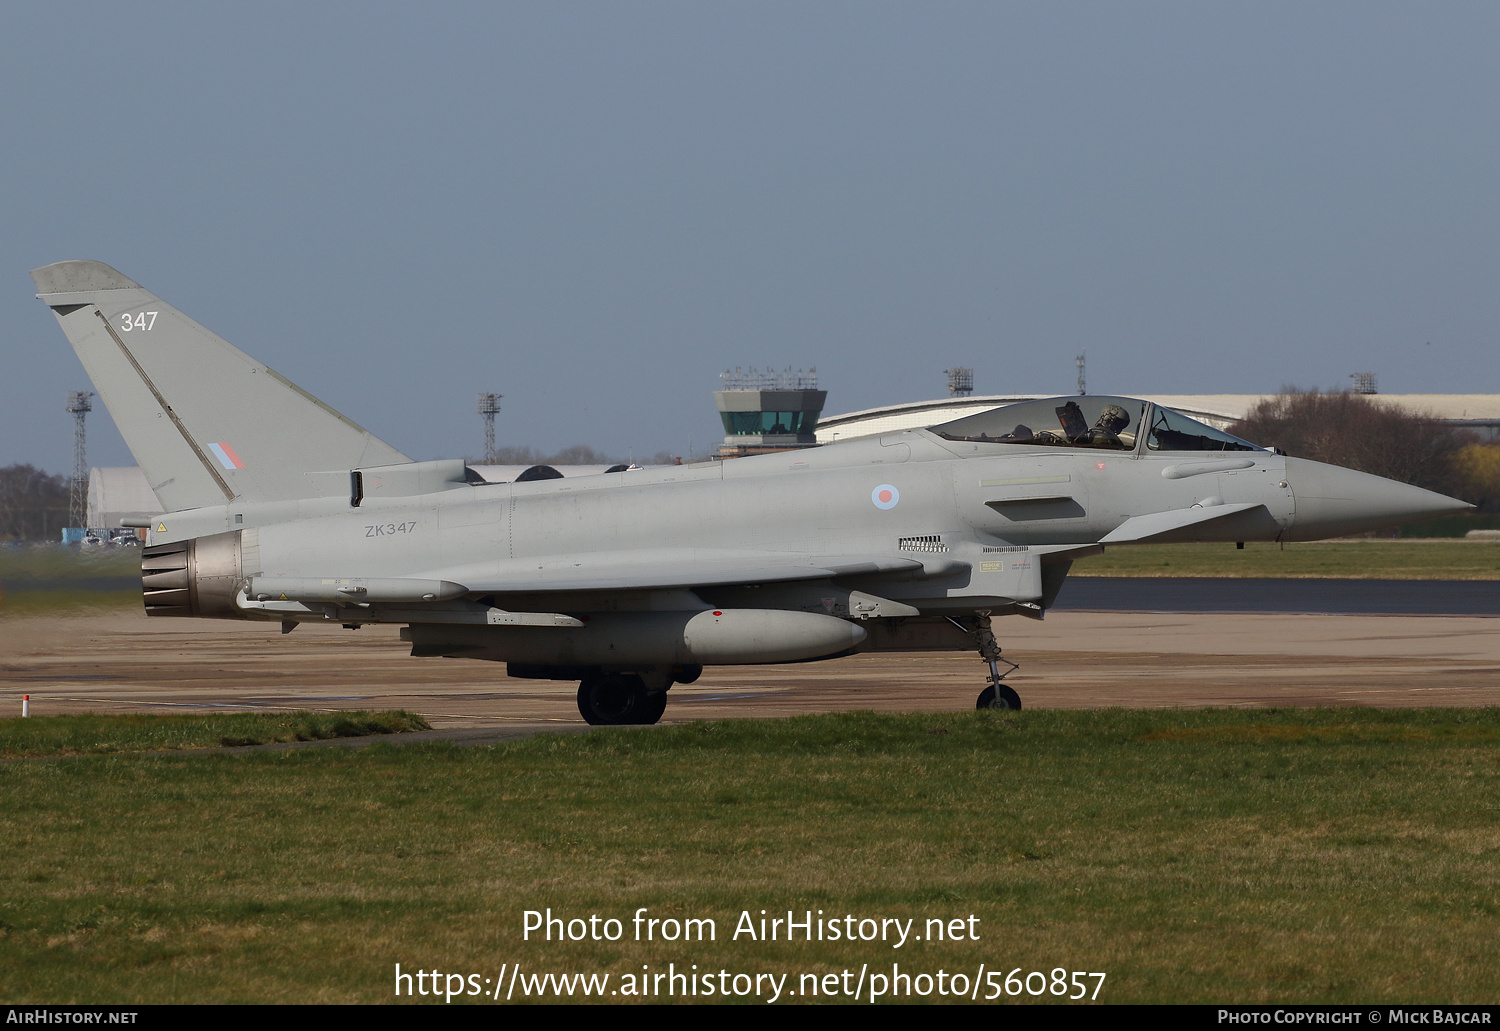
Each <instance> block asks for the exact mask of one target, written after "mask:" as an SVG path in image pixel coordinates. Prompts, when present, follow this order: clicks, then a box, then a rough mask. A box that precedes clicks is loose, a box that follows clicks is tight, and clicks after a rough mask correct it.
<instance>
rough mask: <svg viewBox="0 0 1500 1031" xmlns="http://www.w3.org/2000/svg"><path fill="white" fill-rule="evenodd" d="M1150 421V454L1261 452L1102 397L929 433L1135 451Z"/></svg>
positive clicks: (1043, 405) (1013, 408)
mask: <svg viewBox="0 0 1500 1031" xmlns="http://www.w3.org/2000/svg"><path fill="white" fill-rule="evenodd" d="M1148 420H1149V423H1150V429H1149V430H1148V431H1147V433H1146V447H1147V448H1149V449H1150V450H1152V451H1264V450H1265V448H1262V447H1257V446H1256V445H1254V444H1251V443H1250V442H1249V441H1245V440H1241V439H1240V438H1238V437H1234V436H1231V435H1229V434H1228V433H1225V432H1224V431H1222V430H1216V429H1214V428H1213V427H1212V426H1206V425H1204V424H1203V423H1201V422H1198V421H1197V420H1196V419H1189V418H1188V417H1187V416H1185V415H1183V414H1182V413H1181V412H1174V411H1172V409H1170V408H1163V407H1161V406H1160V405H1155V404H1152V403H1151V402H1149V401H1142V400H1140V399H1138V398H1133V397H1109V396H1107V395H1100V394H1081V395H1079V396H1077V397H1051V398H1045V399H1043V400H1039V401H1022V402H1021V403H1019V404H1013V405H1005V406H1004V407H1002V408H992V409H990V410H989V411H987V412H980V413H979V414H978V415H967V416H965V417H964V418H962V419H955V420H954V421H952V422H946V423H943V424H942V425H940V426H934V427H932V432H933V433H936V434H937V435H938V436H940V437H943V438H946V439H947V440H966V441H974V442H977V443H985V444H1041V445H1045V446H1048V447H1085V448H1101V449H1104V450H1108V451H1134V450H1135V448H1136V444H1137V442H1138V440H1139V439H1140V431H1141V427H1142V426H1143V425H1144V424H1146V423H1147V422H1148Z"/></svg>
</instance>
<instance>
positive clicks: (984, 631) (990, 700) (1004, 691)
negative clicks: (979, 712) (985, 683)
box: [972, 612, 1021, 710]
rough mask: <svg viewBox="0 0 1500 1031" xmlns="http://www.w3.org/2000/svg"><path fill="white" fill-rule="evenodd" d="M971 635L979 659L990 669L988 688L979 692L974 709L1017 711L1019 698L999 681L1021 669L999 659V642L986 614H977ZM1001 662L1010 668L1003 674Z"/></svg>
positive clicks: (1019, 704) (1019, 705)
mask: <svg viewBox="0 0 1500 1031" xmlns="http://www.w3.org/2000/svg"><path fill="white" fill-rule="evenodd" d="M972 633H973V635H974V641H975V643H976V644H978V645H979V657H980V658H981V659H983V660H984V661H985V662H987V663H989V667H990V686H989V687H986V688H985V689H984V690H983V691H981V692H979V699H978V700H977V701H976V702H975V703H974V708H976V709H1016V710H1019V709H1020V708H1021V696H1020V695H1018V694H1016V692H1015V691H1014V690H1012V689H1011V688H1010V686H1009V685H1007V684H1003V683H1001V681H1002V680H1004V679H1005V678H1006V677H1008V676H1009V675H1010V674H1012V673H1014V672H1015V671H1016V670H1018V669H1020V668H1021V667H1020V666H1018V665H1016V664H1015V663H1014V662H1011V661H1009V660H1008V659H1002V658H1001V657H1000V642H999V641H997V640H995V634H994V631H992V630H991V629H990V614H989V613H988V612H981V613H979V616H978V619H977V620H976V621H975V624H974V629H973V631H972ZM1002 662H1003V663H1005V664H1006V665H1007V666H1009V667H1010V669H1008V670H1006V671H1005V672H1004V673H1001V672H1000V663H1002Z"/></svg>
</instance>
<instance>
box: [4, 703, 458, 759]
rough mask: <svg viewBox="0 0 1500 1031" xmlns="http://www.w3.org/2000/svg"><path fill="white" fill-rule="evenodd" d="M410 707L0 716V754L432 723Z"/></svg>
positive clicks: (121, 748)
mask: <svg viewBox="0 0 1500 1031" xmlns="http://www.w3.org/2000/svg"><path fill="white" fill-rule="evenodd" d="M430 729H431V728H430V727H429V726H428V725H427V721H426V720H424V719H423V718H422V717H420V716H415V715H413V714H412V713H409V712H401V711H397V712H366V711H362V710H358V709H355V710H349V711H346V712H337V713H334V712H302V711H297V712H240V713H216V714H212V715H183V716H158V715H152V714H149V713H131V714H129V715H123V716H100V715H96V714H94V713H81V714H78V715H72V716H49V717H46V718H35V719H14V718H13V719H0V759H17V758H31V757H38V756H60V755H90V754H103V753H107V752H159V751H175V750H180V749H184V748H219V747H234V746H241V745H265V744H272V743H275V742H278V741H326V740H328V739H329V738H335V737H364V736H367V735H371V734H402V733H406V732H408V731H413V730H430Z"/></svg>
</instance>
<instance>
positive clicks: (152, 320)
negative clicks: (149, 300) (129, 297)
mask: <svg viewBox="0 0 1500 1031" xmlns="http://www.w3.org/2000/svg"><path fill="white" fill-rule="evenodd" d="M154 325H156V312H154V311H138V312H136V313H135V314H134V315H132V314H130V312H128V311H127V312H126V313H125V314H123V315H121V316H120V329H122V330H123V331H124V332H126V333H129V332H130V331H131V330H132V329H139V330H141V331H143V332H144V331H145V330H148V329H150V328H151V327H152V326H154Z"/></svg>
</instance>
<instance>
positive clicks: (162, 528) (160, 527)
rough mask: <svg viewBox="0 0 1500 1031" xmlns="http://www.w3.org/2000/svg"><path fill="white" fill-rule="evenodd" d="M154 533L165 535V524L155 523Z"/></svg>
mask: <svg viewBox="0 0 1500 1031" xmlns="http://www.w3.org/2000/svg"><path fill="white" fill-rule="evenodd" d="M156 532H157V533H166V532H167V524H166V523H157V524H156Z"/></svg>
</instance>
